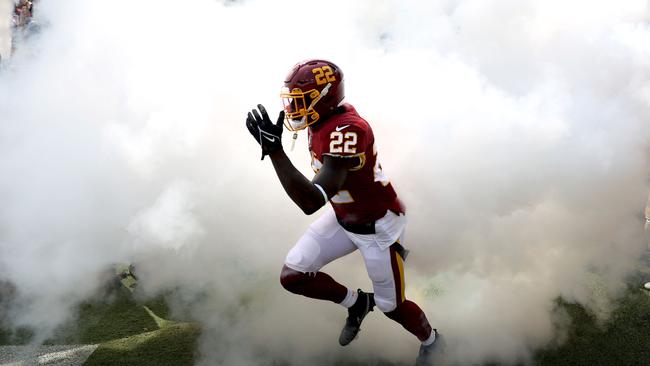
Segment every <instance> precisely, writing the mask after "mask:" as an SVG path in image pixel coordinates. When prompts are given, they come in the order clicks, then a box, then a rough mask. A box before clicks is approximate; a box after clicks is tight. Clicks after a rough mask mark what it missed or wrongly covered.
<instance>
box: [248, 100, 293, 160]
mask: <svg viewBox="0 0 650 366" xmlns="http://www.w3.org/2000/svg"><path fill="white" fill-rule="evenodd" d="M257 109H259V113H258V112H257ZM257 109H253V110H252V111H250V112H248V116H247V117H246V127H247V128H248V131H249V132H250V133H251V135H253V138H254V139H255V141H257V143H258V144H260V147H261V148H262V160H264V157H265V156H266V155H269V154H271V153H273V152H275V151H278V150H282V130H283V129H284V128H283V126H282V121H283V120H284V111H281V112H280V115H279V116H278V121H277V122H276V123H275V124H274V123H272V122H271V119H270V118H269V115H268V113H266V108H264V106H263V105H261V104H258V105H257Z"/></svg>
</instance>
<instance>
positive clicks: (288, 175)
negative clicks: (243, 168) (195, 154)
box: [246, 104, 358, 215]
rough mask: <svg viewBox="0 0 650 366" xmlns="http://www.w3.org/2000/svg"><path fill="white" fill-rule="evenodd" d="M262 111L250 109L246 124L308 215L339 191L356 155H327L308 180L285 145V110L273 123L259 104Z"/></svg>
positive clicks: (281, 180) (286, 187) (285, 185)
mask: <svg viewBox="0 0 650 366" xmlns="http://www.w3.org/2000/svg"><path fill="white" fill-rule="evenodd" d="M258 109H259V113H258V111H257V110H253V111H251V112H250V113H248V117H247V119H246V126H247V127H248V130H249V132H250V133H251V134H252V135H253V137H254V138H255V140H256V141H257V142H258V143H259V144H260V145H261V147H262V159H264V157H265V156H266V155H269V156H270V157H271V161H272V162H273V168H274V169H275V172H276V174H277V175H278V178H279V180H280V183H281V184H282V187H283V188H284V190H285V192H287V194H288V195H289V197H290V198H291V199H292V200H293V202H295V203H296V205H297V206H298V207H300V209H301V210H302V211H303V212H304V213H305V214H307V215H311V214H312V213H314V212H316V211H318V209H320V208H321V207H323V206H324V205H325V204H326V203H327V202H328V201H329V199H330V198H331V197H332V196H334V195H335V194H336V192H338V191H339V189H340V188H341V186H342V185H343V183H344V182H345V178H346V177H347V173H348V171H349V169H350V168H352V167H353V166H354V164H356V163H358V162H357V161H356V159H349V158H336V157H332V156H327V157H326V158H325V159H324V161H323V167H322V168H321V169H320V171H319V172H318V174H316V176H315V177H314V179H313V180H312V181H309V179H307V177H305V176H304V175H303V174H302V173H301V172H300V171H299V170H298V169H296V167H295V166H294V165H293V163H291V160H290V159H289V157H288V156H287V154H286V153H285V152H284V150H283V149H282V141H281V138H282V130H283V127H282V121H283V119H284V112H280V115H279V116H278V120H277V122H276V123H275V124H273V123H271V120H270V119H269V116H268V113H267V112H266V109H265V108H264V106H262V105H261V104H260V105H258Z"/></svg>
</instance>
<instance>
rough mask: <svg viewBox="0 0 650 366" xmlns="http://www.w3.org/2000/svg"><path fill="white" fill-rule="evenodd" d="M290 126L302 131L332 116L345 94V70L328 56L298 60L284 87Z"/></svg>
mask: <svg viewBox="0 0 650 366" xmlns="http://www.w3.org/2000/svg"><path fill="white" fill-rule="evenodd" d="M280 96H281V97H282V102H283V103H284V111H285V123H284V125H285V126H286V127H287V129H289V130H291V131H298V130H302V129H303V128H306V127H307V126H309V125H312V124H314V123H316V122H317V121H319V120H323V119H325V118H327V117H328V116H330V115H331V114H332V113H334V111H335V110H336V108H337V107H338V106H339V104H340V103H341V101H342V100H343V97H344V96H345V93H344V88H343V72H342V71H341V69H340V68H339V67H338V66H336V65H335V64H333V63H331V62H329V61H325V60H307V61H303V62H300V63H298V64H296V65H295V66H294V67H293V69H292V70H291V72H289V75H287V77H286V79H285V81H284V87H283V88H282V93H281V94H280Z"/></svg>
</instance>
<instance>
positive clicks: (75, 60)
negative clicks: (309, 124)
mask: <svg viewBox="0 0 650 366" xmlns="http://www.w3.org/2000/svg"><path fill="white" fill-rule="evenodd" d="M649 17H650V10H649V8H648V3H647V1H645V0H643V1H640V0H627V1H625V2H620V1H614V0H611V1H605V0H603V1H586V0H572V1H569V2H567V1H559V0H552V1H549V0H543V1H542V0H527V1H522V0H447V1H436V2H431V1H397V0H384V1H371V0H365V1H355V2H350V1H343V0H334V1H328V2H316V1H298V0H292V1H289V0H282V1H273V2H270V1H261V0H258V1H252V0H250V1H241V2H231V1H226V2H221V1H210V0H197V1H194V2H192V3H191V4H190V3H187V2H185V1H180V0H168V1H153V0H141V1H126V0H114V1H81V0H67V1H62V0H61V1H55V0H47V1H41V2H40V3H39V7H38V9H37V12H36V18H35V21H36V22H37V23H38V24H41V31H40V33H39V34H37V35H34V36H31V37H29V38H28V39H27V40H26V41H23V42H22V43H20V44H17V45H16V50H15V52H14V54H13V56H12V58H11V59H10V60H7V62H5V65H4V68H3V69H2V70H1V71H0V201H1V202H2V205H1V206H0V279H2V280H5V281H9V282H11V283H13V284H14V285H15V286H16V288H17V298H16V299H14V301H13V302H12V306H10V307H8V308H7V309H4V310H5V311H6V312H8V314H10V316H9V317H8V318H9V319H11V323H12V326H28V327H31V328H33V329H35V330H36V331H37V335H38V337H37V341H38V340H40V339H44V338H46V337H47V336H49V335H50V334H51V332H52V330H53V329H55V328H56V327H57V326H58V325H60V324H62V323H65V322H66V321H68V320H69V319H70V318H71V317H72V316H73V315H74V314H73V312H72V309H74V306H75V304H77V303H78V302H79V301H81V300H83V299H86V298H87V297H88V296H91V295H92V294H93V293H95V290H96V289H97V288H98V286H99V285H100V283H101V280H100V279H101V278H102V276H101V275H100V273H101V271H103V270H105V269H106V268H109V267H110V266H111V265H112V264H113V263H117V262H133V263H136V264H137V270H138V273H139V277H140V286H141V289H142V290H143V292H144V293H146V294H149V295H155V294H157V293H158V292H159V291H164V290H169V289H175V292H174V296H173V297H172V298H171V299H170V301H171V302H172V304H173V305H174V307H175V308H177V309H184V310H187V309H190V313H191V315H192V317H193V318H194V319H195V320H196V321H199V322H201V323H202V324H203V326H204V332H203V335H202V336H201V339H200V347H199V348H200V350H199V351H200V357H199V363H200V364H201V365H215V364H222V365H268V364H270V362H271V361H270V360H274V359H275V360H285V361H288V362H290V363H291V364H295V365H304V364H316V363H315V361H314V360H320V361H321V364H322V365H328V364H331V362H332V360H333V359H346V358H347V359H352V360H379V359H383V360H388V361H393V362H405V363H411V362H412V360H413V359H414V358H415V355H416V353H417V349H418V346H419V342H418V341H417V339H416V338H415V337H413V336H412V335H410V334H408V333H407V332H406V331H404V330H403V329H402V328H401V327H400V326H399V325H397V324H396V323H394V322H392V321H391V320H389V319H388V318H386V317H384V316H383V315H382V314H381V313H379V312H378V311H375V312H373V313H371V315H370V316H369V317H368V318H367V320H366V321H364V326H363V329H362V332H361V335H360V337H359V339H357V340H356V341H355V342H354V343H353V344H352V345H351V346H349V347H348V348H342V347H340V346H339V345H338V343H337V337H338V332H339V330H340V327H341V326H342V325H343V323H344V319H345V316H346V312H345V310H344V309H343V308H342V307H340V306H338V305H335V304H331V303H322V302H317V301H315V300H310V299H306V298H303V297H299V296H295V295H292V294H290V293H288V292H286V291H285V290H284V289H282V288H281V286H280V284H279V281H278V279H279V270H280V268H281V266H282V263H283V260H284V257H285V255H286V252H287V251H288V250H289V249H290V248H291V246H292V245H293V244H294V242H295V241H296V239H297V238H298V237H299V236H300V235H301V234H302V232H304V231H305V229H306V228H307V226H308V225H309V223H310V222H311V221H312V220H314V219H315V218H316V217H317V216H318V215H319V213H317V214H315V216H314V217H306V216H304V215H303V214H302V212H301V211H300V210H299V209H298V208H297V207H295V206H294V205H293V203H292V202H291V201H290V200H289V199H288V198H287V197H286V195H285V193H284V191H283V190H282V188H281V186H280V184H279V182H278V181H277V178H276V176H275V173H274V171H273V168H272V167H271V163H270V161H269V159H266V160H265V161H260V160H259V157H260V152H259V147H258V145H257V144H256V143H255V142H254V141H253V139H252V138H251V137H250V136H249V134H248V131H247V130H246V128H245V127H244V119H245V116H246V113H247V112H248V111H249V110H250V109H251V108H253V107H254V106H255V105H256V104H258V103H262V104H264V105H265V106H266V108H267V109H268V110H269V111H270V112H271V113H272V114H273V115H275V114H276V113H277V112H279V110H280V108H281V100H280V98H279V92H280V88H281V86H282V81H283V80H284V76H285V75H286V73H287V72H288V71H289V70H290V69H291V67H292V66H293V64H295V63H296V62H298V61H300V60H303V59H307V58H325V59H329V60H332V61H333V62H335V63H337V64H338V65H339V66H340V67H341V68H342V69H343V71H344V73H345V83H346V91H347V94H346V95H347V101H348V102H350V103H352V104H353V105H355V107H356V108H357V110H358V111H359V112H360V114H361V115H362V116H363V117H365V118H366V119H368V120H369V121H370V123H371V125H372V126H373V128H374V132H375V136H376V140H377V143H378V148H379V158H380V160H381V162H382V166H383V168H384V170H385V172H386V173H387V174H388V175H389V176H390V177H391V180H392V182H393V184H394V186H395V188H396V190H397V192H398V194H399V195H400V196H401V197H402V199H403V200H404V202H405V203H406V206H407V210H408V211H407V212H408V217H409V226H408V229H407V240H406V246H407V247H408V248H409V249H410V250H411V255H410V256H409V258H408V261H407V262H406V276H407V291H406V295H407V297H409V298H411V299H413V300H414V301H416V302H418V303H419V304H420V305H421V306H422V308H423V309H424V310H425V312H426V313H427V316H428V317H429V320H430V321H431V323H432V325H433V326H434V327H436V328H438V329H439V330H440V331H441V332H442V333H443V334H445V335H446V337H447V342H448V344H449V346H448V354H449V356H450V359H451V360H452V361H455V362H459V363H464V364H472V363H480V362H488V361H500V362H505V363H514V362H526V361H527V360H529V359H530V357H531V355H532V352H534V350H535V349H538V348H540V347H543V346H546V345H548V344H549V342H557V341H561V339H562V336H563V332H562V330H563V329H564V328H565V327H566V325H567V319H566V316H565V315H564V314H562V312H561V311H558V310H557V309H556V308H555V306H554V304H555V303H554V301H555V299H557V298H558V297H559V296H562V297H563V298H565V299H566V300H568V301H577V302H580V303H582V304H584V305H585V306H588V307H589V308H590V309H591V310H593V311H594V312H595V313H596V314H598V315H599V316H600V317H601V319H606V317H607V315H608V314H609V312H610V311H611V310H612V308H611V304H612V300H613V299H615V298H616V296H617V295H619V294H620V291H621V290H622V289H623V288H624V287H625V283H624V278H625V276H626V275H627V274H629V273H630V271H632V270H634V266H635V265H636V264H637V260H638V257H639V255H641V254H642V253H643V251H644V250H645V248H646V246H645V243H644V240H643V231H642V229H643V224H642V221H641V220H640V216H641V215H642V212H643V208H644V205H645V199H646V197H647V188H648V187H647V177H648V173H649V172H650V169H649V164H648V157H649V150H648V147H649V146H650V144H649V141H650V123H648V116H649V114H650V25H649V24H650V23H648V20H650V19H649ZM1 24H2V21H1V20H0V26H1ZM0 32H1V30H0ZM0 39H3V40H4V38H2V33H0ZM3 57H4V55H3ZM272 118H274V116H272ZM290 137H291V134H290V133H287V132H285V136H284V141H285V143H284V145H285V147H287V150H288V147H289V146H290ZM306 141H307V138H306V133H302V134H301V135H300V136H299V137H298V140H297V144H296V149H295V150H294V151H293V152H291V153H289V156H290V157H291V159H292V160H293V161H294V163H295V164H296V165H297V166H298V167H299V168H300V169H301V170H302V171H303V172H304V173H305V174H306V175H307V176H308V177H311V174H312V173H311V172H310V169H309V154H308V152H307V147H306V144H307V142H306ZM324 271H326V272H328V273H329V274H331V275H332V276H333V277H334V278H336V279H337V280H339V281H340V282H341V283H343V284H345V285H347V286H350V287H351V288H357V287H361V288H363V289H365V290H370V288H371V287H370V281H369V279H368V278H367V275H366V272H365V268H364V266H363V261H362V259H361V257H360V255H359V254H358V253H353V254H351V255H350V256H348V257H346V258H343V259H341V260H340V261H337V262H335V263H332V264H331V265H328V266H327V267H325V268H324Z"/></svg>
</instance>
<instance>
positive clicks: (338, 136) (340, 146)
mask: <svg viewBox="0 0 650 366" xmlns="http://www.w3.org/2000/svg"><path fill="white" fill-rule="evenodd" d="M356 145H357V133H356V132H352V131H348V132H345V133H343V132H340V131H333V132H332V133H331V134H330V153H331V154H337V153H339V154H340V153H348V154H356V153H357V146H356Z"/></svg>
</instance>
